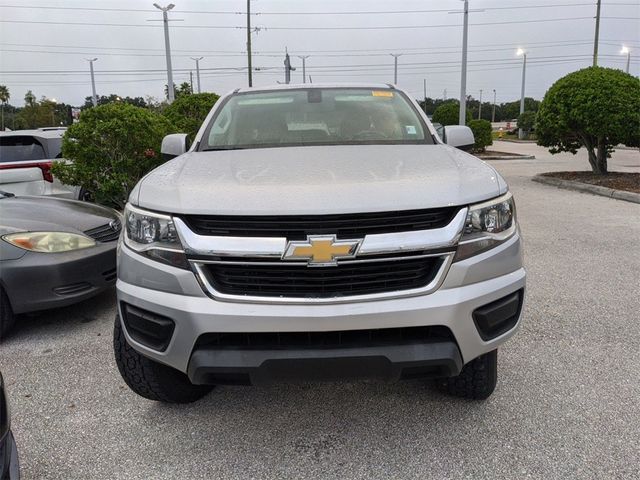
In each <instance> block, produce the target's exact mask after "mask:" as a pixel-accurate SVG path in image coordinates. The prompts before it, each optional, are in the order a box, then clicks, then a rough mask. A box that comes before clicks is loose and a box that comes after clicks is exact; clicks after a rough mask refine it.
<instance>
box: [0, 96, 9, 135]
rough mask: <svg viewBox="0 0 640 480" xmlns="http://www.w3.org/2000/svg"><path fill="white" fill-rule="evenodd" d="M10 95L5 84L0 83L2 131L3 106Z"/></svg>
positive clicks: (0, 123)
mask: <svg viewBox="0 0 640 480" xmlns="http://www.w3.org/2000/svg"><path fill="white" fill-rule="evenodd" d="M10 98H11V95H10V94H9V89H8V88H7V86H6V85H0V117H1V120H0V131H4V106H5V105H6V104H7V103H9V99H10Z"/></svg>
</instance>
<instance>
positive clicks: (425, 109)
mask: <svg viewBox="0 0 640 480" xmlns="http://www.w3.org/2000/svg"><path fill="white" fill-rule="evenodd" d="M422 82H423V83H422V86H423V94H424V113H427V79H426V78H425V79H423V80H422Z"/></svg>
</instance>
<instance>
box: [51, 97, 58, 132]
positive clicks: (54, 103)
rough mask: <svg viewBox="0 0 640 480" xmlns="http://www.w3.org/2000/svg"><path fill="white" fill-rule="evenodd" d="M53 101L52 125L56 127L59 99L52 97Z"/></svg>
mask: <svg viewBox="0 0 640 480" xmlns="http://www.w3.org/2000/svg"><path fill="white" fill-rule="evenodd" d="M51 103H53V105H52V106H51V126H52V127H55V126H56V118H55V115H56V104H57V103H58V101H57V100H56V99H55V98H52V99H51Z"/></svg>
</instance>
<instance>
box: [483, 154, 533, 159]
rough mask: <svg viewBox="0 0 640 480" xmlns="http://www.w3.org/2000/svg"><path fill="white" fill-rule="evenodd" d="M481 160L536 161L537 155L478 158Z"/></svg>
mask: <svg viewBox="0 0 640 480" xmlns="http://www.w3.org/2000/svg"><path fill="white" fill-rule="evenodd" d="M478 158H479V159H480V160H535V159H536V156H535V155H510V156H497V155H496V156H495V157H478Z"/></svg>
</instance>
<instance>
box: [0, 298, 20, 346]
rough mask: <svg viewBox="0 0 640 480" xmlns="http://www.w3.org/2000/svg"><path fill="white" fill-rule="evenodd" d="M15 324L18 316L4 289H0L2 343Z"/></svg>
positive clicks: (0, 334)
mask: <svg viewBox="0 0 640 480" xmlns="http://www.w3.org/2000/svg"><path fill="white" fill-rule="evenodd" d="M15 323H16V316H15V315H14V313H13V309H12V308H11V303H10V302H9V297H7V294H6V293H5V292H4V288H1V287H0V342H1V341H2V340H3V339H4V338H5V337H6V335H7V333H8V332H9V330H11V329H12V328H13V325H14V324H15Z"/></svg>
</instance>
